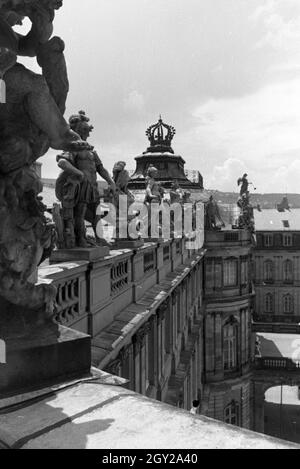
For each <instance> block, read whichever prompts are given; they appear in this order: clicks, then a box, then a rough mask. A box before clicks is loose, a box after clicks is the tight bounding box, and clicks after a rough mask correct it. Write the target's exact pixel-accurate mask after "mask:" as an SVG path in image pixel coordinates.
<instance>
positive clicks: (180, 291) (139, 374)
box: [99, 256, 203, 410]
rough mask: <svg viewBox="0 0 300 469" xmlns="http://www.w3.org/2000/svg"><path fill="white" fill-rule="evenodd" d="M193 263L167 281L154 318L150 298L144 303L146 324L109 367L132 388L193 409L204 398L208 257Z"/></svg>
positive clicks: (185, 265) (127, 338) (175, 404)
mask: <svg viewBox="0 0 300 469" xmlns="http://www.w3.org/2000/svg"><path fill="white" fill-rule="evenodd" d="M190 262H191V265H190V268H189V267H188V265H187V263H185V264H184V265H182V266H181V268H180V266H179V267H178V268H177V269H176V272H174V276H173V278H171V275H169V279H168V280H167V279H166V280H165V281H164V285H163V286H164V288H163V289H162V288H161V290H162V291H161V293H164V295H162V297H161V299H162V301H161V302H159V301H158V302H157V305H156V306H154V307H153V309H152V310H151V311H149V312H148V313H147V307H146V302H147V295H145V298H144V299H143V298H141V300H140V301H139V302H138V303H143V304H145V307H144V310H145V314H144V316H145V320H144V322H143V324H141V325H140V326H139V327H138V329H137V331H136V332H135V333H133V334H132V335H131V336H130V335H129V334H128V335H127V337H126V338H125V342H126V343H125V345H124V346H121V347H119V348H120V350H119V351H118V353H117V356H116V358H114V359H112V360H108V363H107V365H106V366H105V370H106V371H108V372H110V373H112V374H114V375H118V376H121V377H123V378H126V379H128V385H127V387H128V388H129V389H131V390H133V391H136V392H139V393H141V394H143V395H146V396H148V397H151V398H154V399H158V400H161V401H163V402H167V403H169V404H172V405H174V406H177V407H181V408H184V409H187V410H189V409H190V408H191V407H192V401H193V400H195V399H199V400H201V398H202V372H203V340H202V339H203V329H202V323H203V258H200V257H199V256H198V257H191V260H190ZM168 281H169V282H170V284H169V285H167V282H168ZM154 294H155V292H154ZM148 297H149V294H148ZM129 309H130V307H129ZM131 309H132V310H134V309H136V306H134V305H133V306H132V307H131ZM140 311H141V308H140ZM146 316H148V317H146ZM123 317H124V316H123V315H122V314H121V315H120V317H119V318H118V320H123ZM115 327H116V326H115ZM99 338H100V337H99Z"/></svg>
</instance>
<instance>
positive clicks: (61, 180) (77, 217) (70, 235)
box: [56, 111, 116, 249]
mask: <svg viewBox="0 0 300 469" xmlns="http://www.w3.org/2000/svg"><path fill="white" fill-rule="evenodd" d="M89 121H90V119H89V118H88V117H87V116H86V114H85V112H84V111H80V112H79V113H78V114H76V115H73V116H71V117H70V119H69V122H70V126H71V129H73V131H74V132H76V133H77V134H78V135H80V137H81V139H82V140H83V141H84V142H86V141H87V139H88V137H89V136H90V133H91V131H92V130H93V126H91V125H90V123H89ZM57 162H58V166H59V167H60V169H62V172H61V174H60V175H59V177H58V179H57V181H56V196H57V198H58V200H59V201H60V202H61V204H62V218H63V225H64V243H65V246H61V247H65V248H67V249H70V248H75V247H81V248H87V247H89V246H90V245H91V243H92V241H91V240H89V239H88V238H87V234H86V227H85V220H87V221H89V222H90V223H92V226H93V228H94V232H95V236H96V237H97V235H96V225H97V214H96V212H97V208H98V205H99V203H100V194H99V190H98V184H97V173H98V174H99V175H100V176H101V177H102V178H103V179H104V180H105V181H106V182H107V183H108V184H109V186H110V188H111V190H112V191H113V194H115V187H116V185H115V182H114V181H113V180H112V178H111V177H110V175H109V173H108V171H107V170H106V169H105V168H104V166H103V164H102V162H101V160H100V158H99V156H98V154H97V152H96V151H94V150H93V149H92V147H90V148H89V149H84V150H79V151H73V152H64V153H62V154H61V155H58V157H57ZM92 244H93V243H92Z"/></svg>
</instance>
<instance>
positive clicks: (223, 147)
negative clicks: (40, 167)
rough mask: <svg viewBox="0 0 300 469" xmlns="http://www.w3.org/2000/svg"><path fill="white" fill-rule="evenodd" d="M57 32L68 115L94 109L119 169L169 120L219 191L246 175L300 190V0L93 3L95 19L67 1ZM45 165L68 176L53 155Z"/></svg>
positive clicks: (109, 158)
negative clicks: (149, 132)
mask: <svg viewBox="0 0 300 469" xmlns="http://www.w3.org/2000/svg"><path fill="white" fill-rule="evenodd" d="M187 3H188V7H187ZM54 26H55V34H57V35H60V36H61V37H62V38H63V39H64V41H65V43H66V51H65V52H66V59H67V62H68V72H69V79H70V93H69V97H68V103H67V113H66V116H68V115H70V114H71V113H74V112H77V111H78V110H79V109H85V110H86V112H87V113H88V115H89V116H90V118H91V121H92V123H93V125H94V127H95V130H94V132H93V134H92V137H91V143H92V144H94V145H95V147H96V149H97V150H99V148H100V151H99V153H100V154H101V157H102V159H103V163H104V165H105V166H107V167H108V168H109V169H110V168H111V167H112V165H113V162H114V161H115V160H121V159H122V160H125V161H127V166H128V167H129V168H133V167H134V166H135V162H134V156H135V155H137V154H140V153H141V152H143V151H144V150H145V148H146V146H147V141H146V138H145V130H146V128H147V127H148V126H149V125H150V124H151V123H153V122H154V121H155V120H156V119H157V117H158V115H159V114H160V113H161V114H162V116H163V118H164V119H165V120H166V121H167V122H168V123H170V124H172V125H174V126H175V127H176V129H177V134H176V139H175V140H174V149H175V151H177V152H178V153H180V154H182V156H183V157H184V159H185V160H186V167H187V168H190V169H197V170H200V172H201V173H203V175H204V178H205V181H206V185H210V186H211V188H216V189H217V188H219V189H222V188H223V189H225V188H226V190H229V189H230V187H232V188H236V179H237V177H236V172H240V170H242V172H243V171H244V168H245V171H247V172H248V173H249V175H251V178H252V179H253V180H254V182H255V184H256V185H257V186H259V189H260V190H261V191H268V190H273V189H274V186H276V187H278V188H279V186H280V187H281V189H280V190H283V191H285V190H286V184H287V183H288V190H295V189H296V186H297V180H296V174H298V173H297V164H296V162H297V158H298V155H299V150H300V142H299V138H300V137H299V135H300V133H299V128H300V127H299V126H300V119H299V115H300V66H299V64H300V1H299V0H264V1H263V2H262V1H261V0H251V1H249V0H238V1H237V0H201V1H199V0H189V1H188V2H186V0H152V1H151V2H150V1H149V0H126V2H125V1H124V0H114V1H113V2H112V1H109V0H89V8H88V9H86V10H85V15H84V18H83V17H82V2H81V1H80V0H65V1H64V7H63V8H62V9H61V10H59V11H58V12H57V15H56V20H55V23H54ZM26 27H27V28H28V24H27V25H26ZM25 61H26V64H29V65H30V67H31V65H32V61H31V62H30V61H28V60H27V59H25ZM44 162H45V164H44V171H43V173H44V175H45V176H47V175H50V174H51V175H53V174H55V173H56V174H57V168H56V163H55V158H52V157H51V156H50V153H49V156H47V157H45V158H44ZM290 167H293V168H294V172H293V173H291V172H290V171H289V168H290ZM278 168H279V169H278ZM280 174H281V175H282V181H283V179H286V181H285V182H282V181H281V178H280ZM238 176H239V174H238ZM231 177H232V180H230V178H231ZM230 181H231V183H230ZM274 181H275V182H274ZM212 184H214V185H215V187H212ZM291 188H293V189H291ZM297 190H300V189H297Z"/></svg>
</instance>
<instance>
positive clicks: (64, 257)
mask: <svg viewBox="0 0 300 469" xmlns="http://www.w3.org/2000/svg"><path fill="white" fill-rule="evenodd" d="M108 255H109V247H107V246H97V247H95V248H86V249H85V248H75V249H58V250H56V251H53V252H52V254H51V257H50V263H51V264H57V263H59V262H69V261H89V262H95V261H99V260H101V259H103V258H104V257H105V256H108Z"/></svg>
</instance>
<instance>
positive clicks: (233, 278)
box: [223, 259, 237, 287]
mask: <svg viewBox="0 0 300 469" xmlns="http://www.w3.org/2000/svg"><path fill="white" fill-rule="evenodd" d="M223 284H224V287H235V286H236V285H237V261H236V259H227V260H225V261H224V269H223Z"/></svg>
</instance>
